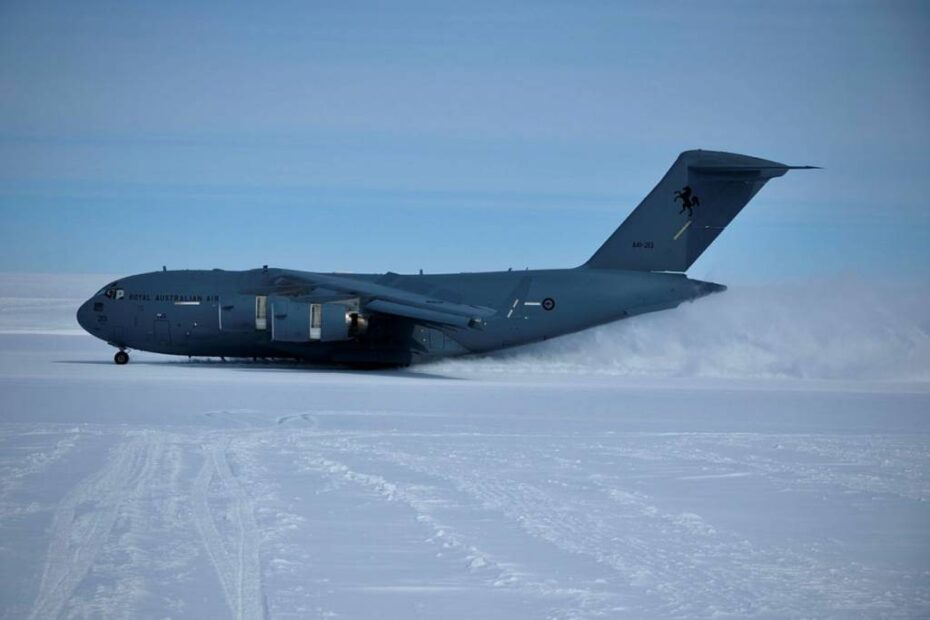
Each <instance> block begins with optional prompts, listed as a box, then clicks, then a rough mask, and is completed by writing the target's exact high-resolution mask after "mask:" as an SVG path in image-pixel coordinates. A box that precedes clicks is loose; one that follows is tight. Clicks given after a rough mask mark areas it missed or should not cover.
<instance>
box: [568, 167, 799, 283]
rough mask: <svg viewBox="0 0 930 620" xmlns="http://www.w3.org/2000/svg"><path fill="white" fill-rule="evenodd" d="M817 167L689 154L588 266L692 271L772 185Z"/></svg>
mask: <svg viewBox="0 0 930 620" xmlns="http://www.w3.org/2000/svg"><path fill="white" fill-rule="evenodd" d="M814 167H815V166H786V165H785V164H780V163H778V162H774V161H768V160H765V159H759V158H758V157H749V156H748V155H737V154H735V153H723V152H719V151H701V150H697V151H685V152H684V153H682V154H681V155H679V156H678V159H677V160H675V163H674V164H673V165H672V167H671V168H670V169H669V171H668V172H667V173H666V174H665V176H664V177H662V180H661V181H659V184H658V185H656V186H655V189H653V190H652V191H651V192H649V195H648V196H646V198H645V199H644V200H643V201H642V202H641V203H640V204H639V206H638V207H636V209H634V210H633V212H632V213H631V214H630V216H629V217H627V218H626V220H624V222H623V223H622V224H621V225H620V227H619V228H618V229H617V230H616V231H615V232H614V234H612V235H611V236H610V238H609V239H608V240H607V241H606V242H605V243H604V245H602V246H601V247H600V249H598V251H597V252H595V253H594V256H592V257H591V258H590V259H589V260H588V262H587V263H585V265H584V266H586V267H591V268H597V269H627V270H632V271H675V272H684V271H687V270H688V268H689V267H691V265H692V264H693V263H694V261H696V260H697V259H698V257H699V256H700V255H701V254H702V253H703V252H704V250H706V249H707V246H709V245H710V244H711V243H712V242H713V241H714V239H716V238H717V235H719V234H720V232H721V231H722V230H723V229H724V228H726V227H727V224H729V223H730V222H731V221H733V218H734V217H736V214H737V213H739V212H740V210H742V208H743V207H745V206H746V204H747V203H748V202H749V201H750V200H752V197H753V196H755V195H756V193H757V192H758V191H759V190H760V189H762V187H763V186H764V185H765V184H766V183H767V182H768V181H769V179H774V178H775V177H780V176H782V175H783V174H785V173H786V172H787V171H788V170H795V169H809V168H814Z"/></svg>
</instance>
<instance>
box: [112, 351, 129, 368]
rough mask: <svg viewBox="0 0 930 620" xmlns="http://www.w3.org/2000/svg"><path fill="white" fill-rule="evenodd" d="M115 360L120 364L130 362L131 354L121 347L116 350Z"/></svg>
mask: <svg viewBox="0 0 930 620" xmlns="http://www.w3.org/2000/svg"><path fill="white" fill-rule="evenodd" d="M113 361H114V362H116V363H117V364H118V365H119V366H122V365H123V364H128V363H129V354H128V353H126V352H125V351H123V350H122V349H120V350H119V351H117V352H116V355H114V356H113Z"/></svg>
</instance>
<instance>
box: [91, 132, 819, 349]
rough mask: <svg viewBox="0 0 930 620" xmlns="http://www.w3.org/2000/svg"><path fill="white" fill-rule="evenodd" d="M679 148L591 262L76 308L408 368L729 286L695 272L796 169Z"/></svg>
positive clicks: (248, 282)
mask: <svg viewBox="0 0 930 620" xmlns="http://www.w3.org/2000/svg"><path fill="white" fill-rule="evenodd" d="M811 167H812V166H786V165H784V164H779V163H777V162H773V161H767V160H764V159H759V158H756V157H748V156H746V155H736V154H733V153H723V152H716V151H701V150H696V151H686V152H684V153H682V154H681V155H680V156H679V157H678V159H677V160H676V161H675V163H674V164H673V165H672V167H671V169H670V170H669V171H668V172H667V173H666V174H665V176H664V177H663V178H662V180H661V181H659V184H658V185H656V187H655V189H653V190H652V191H651V192H650V193H649V195H648V196H646V198H645V199H644V200H643V201H642V202H641V203H640V204H639V206H637V207H636V209H635V210H634V211H633V212H632V213H631V214H630V216H629V217H627V218H626V220H625V221H624V222H623V223H622V224H621V225H620V227H619V228H618V229H617V230H616V231H615V232H614V233H613V234H612V235H611V236H610V238H609V239H607V241H606V242H605V243H604V244H603V245H602V246H601V247H600V248H599V249H598V250H597V252H595V253H594V255H593V256H592V257H591V258H590V259H588V261H587V262H586V263H584V264H583V265H581V266H579V267H575V268H572V269H546V270H532V271H531V270H527V271H510V270H508V271H494V272H487V273H457V274H440V275H422V274H421V275H400V274H396V273H391V272H388V273H384V274H351V275H350V274H336V273H316V272H308V271H293V270H289V269H274V268H268V267H263V268H261V269H252V270H249V271H224V270H220V269H214V270H212V271H187V270H185V271H166V270H164V269H163V270H162V271H160V272H154V273H144V274H140V275H135V276H129V277H126V278H123V279H121V280H118V281H116V282H111V283H110V284H107V285H106V286H105V287H103V288H102V289H100V291H99V292H98V293H97V294H96V295H94V296H93V297H92V298H90V299H89V300H87V301H86V302H85V303H84V304H83V305H82V306H81V307H80V309H79V310H78V313H77V320H78V322H79V323H80V325H81V327H83V328H84V329H85V330H87V331H88V332H89V333H90V334H92V335H94V336H96V337H97V338H100V339H101V340H104V341H106V342H107V343H109V344H111V345H112V346H114V347H117V348H118V349H119V351H118V352H117V353H116V355H115V358H114V359H115V361H116V363H117V364H125V363H126V362H128V361H129V355H128V354H127V353H126V350H127V349H140V350H144V351H154V352H158V353H170V354H176V355H188V356H215V357H227V356H229V357H255V358H258V357H261V358H297V359H303V360H308V361H312V362H319V363H329V364H347V365H358V366H402V365H407V364H411V363H417V362H422V361H428V360H433V359H437V358H441V357H447V356H455V355H463V354H467V353H478V352H486V351H492V350H495V349H501V348H504V347H511V346H515V345H521V344H526V343H530V342H536V341H539V340H545V339H547V338H552V337H554V336H559V335H562V334H568V333H571V332H576V331H579V330H582V329H586V328H588V327H592V326H595V325H600V324H602V323H608V322H611V321H616V320H619V319H624V318H627V317H631V316H634V315H637V314H643V313H646V312H654V311H656V310H665V309H668V308H674V307H675V306H677V305H678V304H680V303H682V302H684V301H689V300H692V299H695V298H697V297H701V296H703V295H707V294H709V293H714V292H717V291H722V290H725V288H726V287H724V286H723V285H720V284H714V283H712V282H702V281H700V280H691V279H689V278H688V277H686V275H685V273H684V272H685V271H687V270H688V268H689V267H690V266H691V264H692V263H694V261H695V260H697V258H698V257H699V256H700V255H701V253H702V252H704V250H705V249H707V246H709V245H710V244H711V242H712V241H713V240H714V239H716V238H717V235H719V234H720V232H721V231H722V230H723V229H724V228H725V227H726V226H727V224H729V223H730V222H731V221H732V220H733V218H734V217H735V216H736V214H737V213H739V212H740V210H741V209H742V208H743V207H744V206H745V205H746V204H747V203H748V202H749V200H750V199H751V198H752V197H753V196H755V194H756V192H758V191H759V190H760V189H762V186H763V185H765V183H766V182H767V181H768V180H769V179H772V178H775V177H779V176H782V175H783V174H785V172H787V171H788V170H791V169H795V168H811Z"/></svg>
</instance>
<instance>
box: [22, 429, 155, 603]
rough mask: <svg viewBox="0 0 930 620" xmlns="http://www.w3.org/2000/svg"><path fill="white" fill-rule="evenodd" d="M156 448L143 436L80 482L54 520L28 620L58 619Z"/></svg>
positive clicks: (114, 452) (147, 471)
mask: <svg viewBox="0 0 930 620" xmlns="http://www.w3.org/2000/svg"><path fill="white" fill-rule="evenodd" d="M157 452H158V446H157V445H153V444H152V443H151V442H150V441H149V440H148V439H146V438H144V437H140V438H136V439H133V440H131V441H128V442H126V443H123V444H121V445H118V446H116V447H115V448H113V449H112V450H111V451H110V454H109V456H108V458H107V462H106V463H105V464H104V466H103V468H101V469H100V470H99V471H98V472H96V473H94V474H92V475H90V476H88V477H87V478H85V479H84V480H82V481H81V482H80V483H78V484H77V486H75V487H74V488H73V489H72V490H71V491H70V492H69V493H68V494H67V495H66V496H65V497H64V499H62V500H61V502H60V503H59V504H58V508H57V509H56V510H55V514H54V516H53V517H52V525H51V529H50V532H49V545H48V551H47V553H46V559H45V565H44V567H43V570H42V580H41V582H40V584H39V592H38V594H37V595H36V600H35V603H34V604H33V608H32V612H31V613H30V614H29V617H30V618H55V617H57V616H59V615H60V614H61V612H62V610H63V609H64V607H65V605H66V604H67V603H68V601H69V600H70V598H71V596H72V595H73V594H74V591H75V590H76V589H77V587H78V586H79V585H80V583H81V581H83V579H84V577H85V576H86V575H87V572H88V571H89V570H90V568H91V566H93V563H94V560H95V559H96V557H97V555H98V553H99V552H100V550H101V548H102V547H103V545H104V544H105V543H106V540H107V537H108V535H109V534H110V531H111V530H112V529H113V525H114V523H115V522H116V519H117V516H118V514H119V507H120V504H121V503H122V502H123V501H125V500H126V499H127V498H128V497H129V496H130V495H132V493H133V489H136V488H138V486H139V484H138V483H139V481H140V480H142V479H144V478H145V477H146V476H149V475H151V474H152V471H153V470H154V464H155V460H156V459H157Z"/></svg>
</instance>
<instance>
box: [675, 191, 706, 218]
mask: <svg viewBox="0 0 930 620" xmlns="http://www.w3.org/2000/svg"><path fill="white" fill-rule="evenodd" d="M679 200H681V211H679V212H678V214H679V215H681V214H682V213H684V212H685V211H687V212H688V217H689V218H690V217H691V216H692V215H694V210H693V209H694V207H699V206H701V200H700V199H699V198H698V197H697V194H694V193H692V192H691V186H690V185H685V186H684V187H682V188H681V189H680V190H678V191H676V192H675V202H678V201H679Z"/></svg>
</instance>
